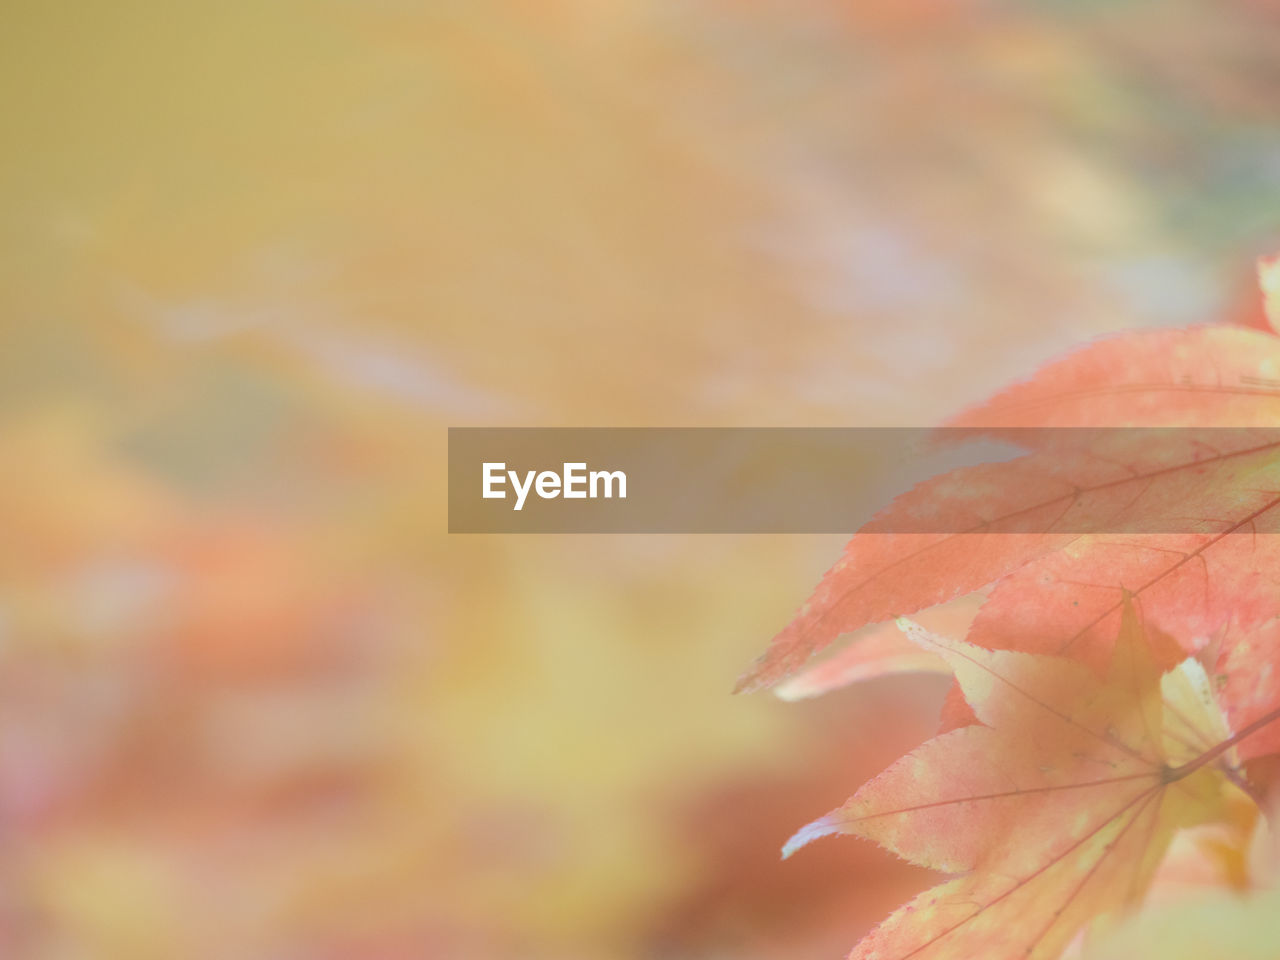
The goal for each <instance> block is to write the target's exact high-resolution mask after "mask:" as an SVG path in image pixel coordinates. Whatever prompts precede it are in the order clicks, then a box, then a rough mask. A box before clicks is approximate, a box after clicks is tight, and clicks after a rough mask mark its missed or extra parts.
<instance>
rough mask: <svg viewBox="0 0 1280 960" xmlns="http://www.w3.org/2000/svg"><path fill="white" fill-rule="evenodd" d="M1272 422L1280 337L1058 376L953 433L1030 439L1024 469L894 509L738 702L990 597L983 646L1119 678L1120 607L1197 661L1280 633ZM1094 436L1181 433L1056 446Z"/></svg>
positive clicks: (1234, 333) (1112, 347) (1068, 367)
mask: <svg viewBox="0 0 1280 960" xmlns="http://www.w3.org/2000/svg"><path fill="white" fill-rule="evenodd" d="M1264 275H1267V274H1265V268H1264ZM1277 423H1280V337H1276V336H1274V335H1271V334H1268V333H1264V332H1260V331H1258V330H1252V329H1244V328H1240V327H1228V326H1221V327H1202V328H1193V329H1190V330H1159V331H1145V332H1140V333H1132V334H1127V335H1124V336H1121V337H1116V338H1112V339H1108V340H1104V341H1101V342H1098V343H1095V344H1093V345H1091V346H1088V347H1086V348H1084V349H1083V350H1080V351H1078V352H1076V353H1074V354H1072V355H1070V356H1068V357H1066V358H1065V359H1063V360H1060V361H1058V362H1056V363H1052V364H1050V365H1048V366H1047V367H1045V368H1044V369H1042V370H1041V371H1040V372H1039V373H1038V374H1037V375H1036V376H1035V377H1034V378H1033V379H1031V380H1030V381H1028V382H1026V383H1022V384H1017V385H1015V386H1013V387H1010V388H1009V389H1007V390H1005V391H1003V392H1001V393H999V394H997V395H996V396H995V397H994V398H993V399H992V400H991V401H989V402H987V403H985V404H982V405H980V406H978V407H976V408H975V409H973V410H971V411H969V412H968V413H966V414H963V415H962V416H960V417H958V418H956V419H955V420H954V421H952V424H951V426H952V427H962V428H966V429H968V430H973V431H978V432H980V433H983V434H989V435H993V436H996V437H1006V438H1007V437H1008V436H1010V434H1009V433H1008V431H1009V430H1016V431H1017V432H1016V441H1017V443H1019V444H1021V445H1023V446H1024V447H1026V448H1028V449H1029V450H1030V451H1031V452H1030V453H1029V455H1028V456H1025V457H1022V458H1019V459H1015V460H1012V461H1009V462H1005V463H994V464H986V465H982V466H979V467H970V468H965V469H962V470H957V471H952V472H951V473H949V474H945V475H943V476H942V477H938V478H935V479H934V480H932V481H928V482H926V483H924V484H920V485H918V486H916V487H915V488H914V489H912V490H911V491H909V492H908V493H906V494H904V495H902V496H901V497H899V498H898V499H897V500H895V501H894V502H893V503H892V504H891V505H890V506H889V507H887V508H886V509H885V510H883V511H882V512H881V513H880V514H878V515H877V516H876V517H875V518H874V519H873V520H872V521H871V522H870V523H869V524H867V525H866V526H864V527H863V528H862V529H861V530H860V531H859V532H858V533H857V534H856V535H855V536H854V538H853V539H852V540H851V541H850V542H849V544H848V545H847V546H846V548H845V551H844V554H843V556H842V557H841V558H840V559H839V560H838V561H837V563H836V564H835V565H834V566H833V567H832V568H831V569H830V570H829V571H828V572H827V573H826V575H825V576H824V577H823V578H822V580H821V581H820V582H819V584H818V586H817V587H816V588H815V590H814V592H813V594H812V595H811V596H810V598H809V600H808V601H807V602H806V603H805V604H804V605H803V606H802V607H801V609H800V611H799V612H798V613H797V615H796V616H795V618H794V619H793V620H792V622H791V623H790V624H788V625H787V626H786V627H785V628H784V629H783V630H782V631H781V632H780V633H779V634H778V635H777V636H776V637H775V638H774V639H773V641H772V642H771V644H770V646H769V648H768V649H767V650H766V651H765V653H764V654H763V655H762V656H761V657H760V658H759V659H758V660H757V662H756V663H755V664H754V665H753V666H752V667H751V668H750V669H749V670H748V671H747V672H746V673H745V674H744V675H743V676H742V678H741V679H740V680H739V682H738V685H737V690H738V691H748V690H754V689H759V688H761V687H767V686H771V685H773V684H775V683H777V682H778V681H779V680H780V679H782V678H783V677H786V676H788V675H789V674H791V673H793V672H794V671H795V670H797V669H798V668H799V667H801V666H802V665H803V664H804V663H805V662H806V661H807V660H808V659H809V657H810V656H812V655H813V654H814V653H816V652H817V651H819V650H821V649H823V648H824V647H826V646H827V645H828V644H830V643H831V642H832V641H833V640H834V639H835V638H836V637H838V636H839V635H841V634H843V633H847V632H851V631H855V630H859V629H861V628H862V627H865V626H867V625H868V624H872V623H877V622H882V621H886V620H889V619H892V618H893V617H895V616H898V615H901V614H911V613H915V612H916V611H919V610H922V609H924V608H927V607H930V606H933V605H935V604H938V603H943V602H946V601H948V600H951V599H952V598H954V597H957V596H960V595H962V594H964V593H968V592H970V591H973V590H977V589H980V588H983V587H986V586H988V585H992V584H994V585H995V586H994V589H993V591H992V596H991V601H990V602H989V603H988V604H987V605H986V606H985V607H984V609H983V611H982V613H981V614H980V616H979V617H978V619H977V620H976V621H975V623H974V627H973V632H972V634H971V637H970V639H972V640H973V641H974V642H975V643H978V644H979V645H982V646H989V647H992V648H1000V647H1003V646H1009V645H1012V646H1014V647H1015V648H1020V649H1026V648H1028V647H1027V646H1026V645H1028V644H1030V645H1032V646H1031V647H1030V649H1031V650H1033V652H1046V653H1067V654H1070V655H1072V656H1077V657H1080V658H1082V659H1085V660H1091V661H1092V662H1093V663H1094V664H1095V665H1099V664H1103V663H1105V662H1106V658H1107V656H1108V653H1109V644H1110V642H1111V638H1113V637H1114V636H1115V630H1116V625H1117V622H1118V617H1119V610H1120V597H1121V594H1122V592H1123V591H1125V590H1128V591H1130V592H1132V593H1133V594H1134V595H1135V596H1136V597H1137V598H1138V600H1139V601H1140V602H1141V603H1142V605H1143V607H1144V611H1145V612H1146V613H1147V615H1148V616H1149V617H1151V618H1152V621H1153V622H1154V623H1156V624H1158V625H1159V626H1160V627H1161V628H1162V629H1163V630H1164V631H1165V632H1167V633H1168V634H1169V635H1171V636H1173V637H1175V638H1176V639H1177V640H1178V641H1179V643H1180V644H1181V647H1182V652H1183V653H1186V652H1191V651H1193V650H1195V649H1196V648H1197V647H1198V646H1199V645H1200V644H1201V643H1203V641H1204V640H1205V639H1206V638H1207V637H1208V636H1209V635H1210V634H1212V633H1213V632H1214V631H1216V630H1219V629H1221V628H1223V627H1224V626H1225V625H1226V624H1227V621H1228V620H1229V619H1231V618H1234V619H1235V620H1236V622H1237V626H1238V627H1241V628H1244V629H1248V628H1250V627H1252V626H1254V625H1257V624H1260V623H1263V622H1264V621H1266V620H1268V619H1270V618H1273V617H1276V616H1280V584H1277V582H1276V580H1275V579H1274V578H1270V577H1268V575H1267V573H1266V571H1268V570H1270V569H1275V568H1276V567H1277V564H1276V563H1275V561H1276V560H1278V559H1280V543H1278V542H1277V538H1274V537H1270V536H1260V535H1261V534H1271V533H1275V532H1280V442H1278V441H1280V434H1277V433H1276V432H1275V430H1274V425H1275V424H1277ZM1099 426H1101V427H1107V428H1113V427H1135V426H1136V427H1177V428H1181V429H1180V430H1177V431H1172V432H1170V433H1168V434H1165V435H1162V436H1156V435H1150V434H1146V433H1143V432H1141V431H1127V430H1100V431H1092V432H1091V431H1085V432H1083V433H1076V432H1073V431H1070V430H1067V431H1064V430H1059V429H1052V428H1061V427H1072V428H1082V427H1099ZM1268 427H1270V428H1272V429H1270V430H1267V429H1266V428H1268ZM1028 428H1039V429H1028ZM1044 428H1050V429H1044ZM1222 428H1230V429H1229V430H1226V431H1224V430H1222ZM1252 428H1260V429H1258V430H1256V431H1255V430H1254V429H1252ZM1188 517H1197V518H1199V519H1200V521H1201V526H1200V527H1199V528H1196V527H1194V525H1192V524H1191V523H1189V522H1188V520H1187V518H1188ZM966 521H967V522H966ZM913 524H914V525H915V526H914V527H913ZM913 529H922V530H927V531H933V532H911V531H912V530H913ZM1099 531H1111V532H1110V533H1109V534H1105V535H1104V534H1102V533H1100V532H1099ZM1157 534H1158V535H1159V536H1156V535H1157ZM1011 575H1013V576H1012V577H1011ZM1006 578H1010V579H1009V580H1008V581H1006ZM1029 627H1031V628H1032V629H1029ZM1171 656H1172V654H1171ZM1174 659H1176V657H1175V658H1174ZM1170 662H1172V660H1171V661H1170Z"/></svg>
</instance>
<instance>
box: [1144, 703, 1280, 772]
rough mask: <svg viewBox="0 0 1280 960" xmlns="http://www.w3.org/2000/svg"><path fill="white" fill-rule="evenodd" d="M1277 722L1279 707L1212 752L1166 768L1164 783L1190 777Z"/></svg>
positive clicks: (1279, 718)
mask: <svg viewBox="0 0 1280 960" xmlns="http://www.w3.org/2000/svg"><path fill="white" fill-rule="evenodd" d="M1277 720H1280V707H1276V709H1274V710H1272V711H1271V712H1270V713H1267V714H1264V715H1263V716H1261V717H1259V718H1258V719H1257V720H1255V721H1253V723H1251V724H1249V725H1248V726H1246V727H1244V728H1243V729H1242V730H1241V731H1240V732H1239V733H1237V734H1234V735H1233V736H1230V737H1228V738H1227V739H1226V740H1223V741H1222V742H1221V743H1220V744H1218V745H1217V746H1216V747H1214V748H1213V749H1212V750H1206V751H1205V752H1204V753H1202V754H1200V756H1198V757H1196V758H1195V759H1194V760H1189V761H1187V762H1186V763H1184V764H1182V765H1181V766H1178V767H1170V768H1166V770H1165V772H1164V782H1165V783H1174V782H1176V781H1178V780H1181V779H1182V778H1183V777H1189V776H1191V774H1193V773H1195V772H1196V771H1197V770H1199V769H1200V768H1201V767H1203V766H1205V765H1207V764H1210V763H1213V761H1214V760H1217V759H1218V757H1220V756H1222V755H1223V754H1224V753H1226V752H1227V751H1228V750H1230V749H1231V748H1232V747H1234V746H1235V745H1236V744H1238V743H1239V742H1240V741H1241V740H1244V739H1245V738H1247V737H1251V736H1253V735H1254V734H1255V733H1257V732H1258V731H1259V730H1261V729H1262V728H1263V727H1265V726H1267V725H1268V724H1272V723H1275V722H1276V721H1277Z"/></svg>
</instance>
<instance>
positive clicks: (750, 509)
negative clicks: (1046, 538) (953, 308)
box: [449, 425, 1280, 535]
mask: <svg viewBox="0 0 1280 960" xmlns="http://www.w3.org/2000/svg"><path fill="white" fill-rule="evenodd" d="M908 491H909V492H908ZM1278 491H1280V425H1278V426H1277V427H1275V428H1247V429H1246V428H1159V429H1155V428H1111V429H1100V428H1088V429H1085V428H1079V429H1077V428H1069V429H1064V428H1042V429H999V430H978V429H970V428H965V429H909V428H847V429H827V428H795V429H791V428H786V429H781V428H687V429H686V428H583V429H570V428H547V429H542V428H453V429H450V431H449V530H450V532H451V533H849V532H852V531H855V530H865V531H866V532H876V533H885V534H957V533H1063V534H1100V533H1112V534H1130V533H1133V534H1142V533H1185V534H1201V535H1222V534H1231V533H1249V534H1258V533H1271V532H1277V531H1280V506H1277V504H1280V492H1278ZM900 495H901V496H900ZM895 498H898V499H897V500H895Z"/></svg>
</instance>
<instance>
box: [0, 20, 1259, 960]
mask: <svg viewBox="0 0 1280 960" xmlns="http://www.w3.org/2000/svg"><path fill="white" fill-rule="evenodd" d="M3 21H4V26H3V29H2V30H0V77H2V80H0V116H3V123H4V130H5V133H6V135H5V137H4V140H5V142H6V143H7V146H6V147H5V148H4V150H3V153H2V154H0V199H2V201H3V209H4V216H3V218H0V254H2V256H0V278H2V280H0V306H2V308H3V312H2V313H0V330H3V351H2V352H0V438H2V439H3V442H2V443H0V477H2V478H3V479H2V480H0V570H2V571H3V575H2V576H0V955H3V956H5V957H21V958H33V960H79V958H117V957H118V958H178V957H181V958H206V957H209V958H212V957H218V958H221V957H234V958H238V960H239V958H244V960H255V958H263V960H268V958H269V960H304V958H305V960H311V958H318V960H330V958H332V960H338V958H344V960H345V958H361V960H365V958H368V960H391V958H435V957H441V958H467V960H469V958H475V960H489V958H501V960H508V958H512V960H514V958H532V960H542V958H555V960H686V958H687V960H693V958H697V960H721V958H741V960H765V958H782V957H786V958H807V957H813V958H818V957H833V956H840V955H841V954H842V953H843V952H844V951H845V950H846V949H847V948H848V947H849V946H850V945H851V944H852V943H853V942H854V941H855V940H856V938H857V936H858V935H859V934H860V933H861V932H862V931H863V930H865V929H866V928H867V927H868V926H869V925H870V924H871V923H873V922H874V921H875V920H876V919H878V918H879V917H880V916H881V915H883V914H884V913H885V912H886V911H887V910H888V909H889V908H890V907H892V906H893V905H895V904H896V903H898V902H900V901H901V900H903V899H905V898H906V897H907V896H908V895H909V894H910V893H911V892H912V891H914V890H915V889H917V888H918V887H920V886H922V885H923V884H924V883H926V882H927V880H928V878H927V877H926V876H924V875H923V874H922V873H920V872H919V871H914V872H913V871H910V870H908V869H907V868H906V867H905V866H903V865H901V864H898V863H896V862H894V861H892V859H891V858H889V857H888V856H886V855H883V854H880V853H878V852H877V851H875V850H872V849H870V848H869V847H867V846H866V845H862V844H859V843H857V842H855V841H843V842H839V841H834V842H831V843H830V844H825V845H821V846H820V847H819V848H815V849H814V850H811V851H809V850H807V851H805V852H804V854H803V855H801V856H798V857H797V858H796V859H795V860H794V861H791V862H787V863H781V862H779V861H778V849H779V847H780V845H781V843H782V842H783V841H784V840H785V839H786V837H787V836H788V835H789V834H790V832H791V831H792V830H793V829H794V828H796V827H798V826H799V825H800V824H802V823H804V822H807V821H808V820H809V819H812V817H814V816H816V815H818V814H820V813H822V812H824V811H826V810H827V809H829V808H830V807H832V806H834V805H836V804H837V803H839V802H840V801H842V800H843V799H844V798H845V796H847V795H848V794H849V793H851V792H852V791H853V790H854V789H855V788H856V787H857V786H858V785H859V783H861V782H862V780H864V779H865V778H867V777H868V776H870V775H872V774H874V773H875V772H877V771H878V770H879V769H880V768H881V767H882V766H883V765H884V764H886V763H887V762H889V761H890V760H891V759H893V758H894V757H896V756H897V755H898V754H900V753H901V752H903V751H904V750H906V749H908V748H909V747H910V746H912V745H914V744H915V743H917V742H919V741H920V740H921V739H923V738H924V737H926V736H928V735H929V733H930V732H931V731H932V729H933V727H934V725H935V722H936V713H937V707H938V704H939V702H940V699H941V695H942V692H943V689H944V685H942V684H941V683H940V682H939V681H938V680H937V679H916V680H906V679H899V680H886V681H882V682H879V683H876V684H873V685H869V686H867V687H865V688H862V689H858V690H854V691H845V692H842V693H839V694H833V695H830V696H828V697H826V698H824V699H822V700H818V701H813V702H807V703H800V704H783V703H781V702H778V701H777V700H775V699H773V698H770V697H769V696H767V695H757V696H754V697H746V698H733V697H730V696H729V695H728V691H729V689H730V687H731V686H732V683H733V680H734V678H735V677H736V675H737V674H738V672H739V671H740V670H741V669H742V668H743V667H744V666H745V665H746V664H747V663H748V662H749V661H750V660H751V658H752V657H753V656H754V655H755V654H756V653H758V652H759V651H760V649H762V647H763V645H764V643H765V642H766V641H767V639H768V638H769V637H770V636H771V635H772V633H773V632H774V631H775V630H776V629H777V628H778V627H780V626H781V625H782V624H783V623H784V622H785V621H786V619H787V618H788V616H789V615H790V613H791V612H792V610H793V609H794V607H795V606H796V605H797V604H798V603H799V601H800V600H801V599H802V598H803V596H804V595H805V594H806V592H807V588H808V587H809V586H810V585H811V583H812V582H813V581H814V580H815V579H816V577H817V576H818V574H819V573H820V572H821V571H822V569H824V568H825V566H826V565H827V563H828V562H829V561H830V560H831V559H832V558H833V557H834V556H835V553H836V551H837V550H838V548H839V544H840V538H832V537H800V536H796V537H756V538H750V537H737V538H733V537H686V538H679V537H658V536H637V537H612V538H611V537H560V538H556V537H507V538H503V537H461V536H455V537H450V536H448V535H447V534H446V533H445V493H446V491H445V463H444V452H445V430H446V428H447V427H448V426H451V425H452V426H464V425H548V426H550V425H591V426H609V425H655V426H657V425H670V426H687V425H724V426H732V425H743V426H775V425H784V426H792V425H794V426H808V425H849V426H863V425H872V424H903V425H927V424H930V423H933V422H936V421H937V420H938V419H939V418H940V417H942V416H945V415H946V414H948V413H950V412H954V411H955V410H957V409H958V408H959V407H961V406H963V405H964V404H966V403H970V402H973V401H975V400H977V399H979V398H981V397H982V396H983V395H984V394H985V393H987V392H988V391H990V390H992V389H993V388H994V387H996V386H998V385H999V384H1001V383H1003V382H1005V381H1007V380H1009V379H1011V378H1014V377H1018V376H1022V375H1026V374H1028V373H1029V372H1030V371H1031V369H1033V367H1034V365H1035V364H1036V363H1038V362H1040V361H1042V360H1045V359H1047V358H1049V357H1051V356H1053V355H1055V354H1056V353H1058V352H1060V351H1062V350H1064V349H1066V348H1068V347H1069V346H1071V345H1073V344H1076V343H1078V342H1080V341H1082V340H1084V339H1087V338H1089V337H1092V336H1096V335H1099V334H1102V333H1106V332H1110V331H1115V330H1119V329H1123V328H1129V327H1135V326H1142V325H1152V324H1182V323H1189V322H1196V321H1205V320H1214V319H1219V318H1221V317H1222V316H1224V315H1231V314H1235V313H1237V312H1239V311H1241V310H1247V309H1249V303H1250V301H1249V294H1248V288H1249V272H1250V269H1251V264H1252V259H1253V257H1254V256H1256V255H1257V254H1259V253H1262V252H1265V251H1267V250H1269V249H1271V248H1274V247H1276V246H1280V243H1277V237H1278V233H1277V229H1276V225H1277V223H1278V222H1280V220H1278V219H1277V215H1278V214H1280V126H1277V115H1276V104H1277V103H1280V11H1278V10H1277V7H1276V5H1275V4H1272V3H1268V2H1264V0H1226V2H1223V0H1218V2H1209V0H1200V2H1188V0H1162V2H1160V3H1155V2H1116V3H1102V2H1089V3H1075V2H1050V0H1040V2H1027V3H1017V4H1015V3H994V2H985V3H984V2H977V0H951V2H944V0H868V2H853V0H844V2H835V0H797V2H789V3H784V2H782V0H776V2H769V0H758V2H746V0H743V2H732V0H696V2H678V0H651V2H641V0H610V2H605V0H559V2H552V0H546V2H536V0H525V2H517V0H510V2H490V0H459V2H448V0H440V2H421V3H414V2H410V0H367V2H355V0H345V2H339V0H328V2H318V0H317V2H310V3H302V2H278V3H277V2H270V0H264V2H257V3H240V2H228V3H221V4H212V3H209V4H162V3H158V2H154V0H152V2H127V0H123V2H118V3H112V4H90V3H48V2H32V0H15V2H10V3H9V4H7V5H6V8H5V15H4V18H3Z"/></svg>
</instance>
